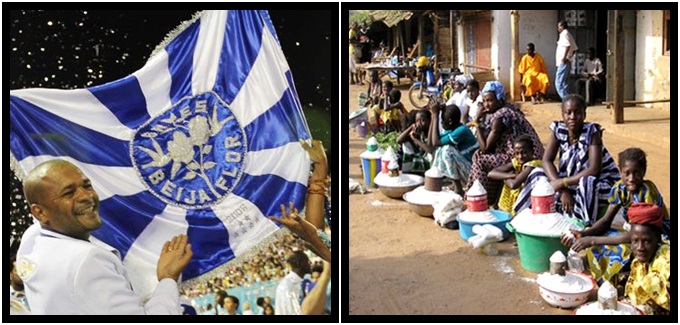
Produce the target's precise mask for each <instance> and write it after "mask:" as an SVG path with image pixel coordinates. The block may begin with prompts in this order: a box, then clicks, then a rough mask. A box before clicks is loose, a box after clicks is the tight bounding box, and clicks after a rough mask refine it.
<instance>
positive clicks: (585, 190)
mask: <svg viewBox="0 0 680 325" xmlns="http://www.w3.org/2000/svg"><path fill="white" fill-rule="evenodd" d="M550 130H552V131H553V134H554V136H555V138H556V139H557V141H558V143H559V164H558V166H557V173H558V175H559V177H560V178H563V177H571V176H574V175H576V174H578V173H579V172H581V171H582V170H584V169H586V168H587V167H588V148H589V147H590V144H591V142H592V139H593V136H595V135H596V134H598V133H600V134H601V132H602V128H601V127H600V125H599V124H595V123H584V124H583V129H582V130H581V135H580V137H579V139H578V142H576V143H574V144H569V131H568V130H567V126H566V125H565V124H564V122H562V121H555V122H553V123H551V124H550ZM545 176H546V175H545V172H544V171H543V169H535V170H534V171H532V172H531V174H529V177H528V178H527V180H526V182H525V185H524V188H522V191H521V192H520V195H519V197H518V198H517V201H516V203H515V207H514V210H515V211H516V212H519V211H521V210H523V209H525V208H528V207H530V206H531V190H532V189H533V186H534V185H535V183H536V181H537V179H538V177H545ZM619 179H621V175H620V174H619V170H618V168H617V167H616V163H615V162H614V159H613V158H612V156H611V155H610V154H609V151H607V148H606V147H605V146H604V145H602V167H601V169H600V173H599V174H598V175H594V176H588V177H582V178H581V179H580V180H579V183H578V184H577V185H572V186H570V187H569V191H570V192H571V194H572V195H573V197H574V201H575V202H574V215H573V217H575V218H578V219H580V220H582V221H583V222H584V223H585V224H587V225H592V224H594V223H595V221H596V219H597V217H598V207H599V206H606V205H607V204H608V203H607V198H608V197H609V192H610V190H611V188H612V185H613V184H614V183H615V182H616V181H617V180H619ZM559 200H560V197H559V195H557V194H556V201H555V202H556V205H557V208H558V209H561V202H560V201H559ZM560 211H561V210H560Z"/></svg>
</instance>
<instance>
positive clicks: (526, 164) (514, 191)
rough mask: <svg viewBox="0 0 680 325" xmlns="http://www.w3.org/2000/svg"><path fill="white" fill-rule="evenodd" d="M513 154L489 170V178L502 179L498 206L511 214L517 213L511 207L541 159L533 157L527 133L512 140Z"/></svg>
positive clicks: (532, 145)
mask: <svg viewBox="0 0 680 325" xmlns="http://www.w3.org/2000/svg"><path fill="white" fill-rule="evenodd" d="M512 144H513V155H514V157H513V158H512V161H511V162H509V163H507V164H503V165H500V166H498V167H496V168H494V169H493V170H492V171H490V172H489V178H490V179H493V180H496V181H504V183H505V185H503V190H502V191H501V197H500V198H499V199H498V208H499V209H501V210H503V211H506V212H509V213H510V214H511V215H513V216H514V215H515V214H517V213H516V212H515V210H514V209H513V206H514V205H515V201H516V200H517V196H518V195H519V192H520V189H521V187H522V186H523V184H524V181H525V180H526V179H527V177H528V176H529V173H531V171H532V170H533V169H534V168H536V167H539V168H540V167H541V163H542V160H541V159H540V158H539V159H536V157H534V144H533V142H532V141H531V137H529V136H528V135H526V134H524V135H520V136H519V137H517V138H515V139H514V140H513V141H512Z"/></svg>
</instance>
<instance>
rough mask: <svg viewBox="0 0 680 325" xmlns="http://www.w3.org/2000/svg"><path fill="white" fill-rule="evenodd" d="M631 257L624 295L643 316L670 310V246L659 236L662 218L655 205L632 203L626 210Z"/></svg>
mask: <svg viewBox="0 0 680 325" xmlns="http://www.w3.org/2000/svg"><path fill="white" fill-rule="evenodd" d="M628 217H629V220H630V224H631V228H630V234H631V235H630V242H631V248H632V250H633V254H634V260H633V261H632V263H631V266H630V277H629V278H628V281H627V282H626V288H625V297H626V299H627V300H629V301H630V302H631V303H632V304H633V305H635V307H637V308H638V309H640V310H642V312H643V313H644V314H645V315H668V314H670V310H671V247H670V244H669V243H667V242H663V240H662V238H661V232H662V227H664V226H665V224H666V219H664V218H663V217H662V209H661V208H660V207H659V206H658V205H655V204H649V203H635V204H633V205H632V206H631V207H630V209H629V210H628Z"/></svg>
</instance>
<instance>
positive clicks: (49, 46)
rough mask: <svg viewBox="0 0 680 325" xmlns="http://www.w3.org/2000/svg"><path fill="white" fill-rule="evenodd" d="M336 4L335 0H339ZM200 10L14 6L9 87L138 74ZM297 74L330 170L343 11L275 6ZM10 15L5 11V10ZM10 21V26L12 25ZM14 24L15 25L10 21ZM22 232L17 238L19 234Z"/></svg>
mask: <svg viewBox="0 0 680 325" xmlns="http://www.w3.org/2000/svg"><path fill="white" fill-rule="evenodd" d="M333 5H336V6H337V4H333ZM196 12H198V10H9V19H7V20H5V28H6V30H7V29H9V40H8V39H7V36H6V35H7V34H5V37H6V38H5V44H8V43H9V47H5V50H4V51H5V54H7V53H8V52H9V58H10V59H9V71H10V75H9V85H10V87H9V88H10V89H21V88H35V87H40V88H59V89H74V88H83V87H91V86H96V85H101V84H104V83H107V82H110V81H114V80H117V79H120V78H123V77H125V76H128V75H130V74H132V73H133V72H135V71H137V70H138V69H140V68H142V67H143V66H144V63H145V62H146V60H147V59H148V58H149V56H150V55H151V52H152V51H153V50H154V49H155V47H156V45H158V44H159V43H161V41H163V40H164V39H165V37H166V35H167V34H168V33H169V32H170V31H172V30H173V29H175V28H176V27H178V26H179V25H180V23H181V22H183V21H186V20H188V19H191V18H192V16H193V15H194V14H195V13H196ZM269 15H270V17H271V20H272V22H273V24H274V26H275V28H276V33H277V36H278V38H279V41H280V43H281V48H282V49H283V53H284V55H285V56H286V59H287V60H288V64H289V66H290V69H291V71H292V74H293V78H294V80H295V84H296V85H295V86H296V90H297V92H298V96H299V98H300V102H301V103H302V105H303V107H304V112H305V115H306V117H307V121H308V125H309V128H310V130H311V132H312V137H313V138H315V139H320V140H321V141H322V142H323V143H324V146H325V148H326V150H327V155H328V161H329V163H330V170H333V166H334V164H335V162H334V160H333V157H332V155H331V153H332V152H333V151H332V147H333V146H332V141H331V134H332V129H331V125H332V124H333V123H332V121H331V112H335V111H336V109H337V96H336V95H337V85H335V83H334V82H333V81H334V80H337V77H336V75H335V72H336V71H337V63H336V62H335V60H334V59H333V58H335V57H337V54H336V53H337V52H336V51H335V50H334V48H335V47H334V46H336V44H335V43H336V42H335V40H336V38H337V28H338V27H337V24H336V23H334V22H335V21H336V19H337V12H334V11H332V10H281V11H278V10H270V11H269ZM5 18H7V16H5ZM8 25H9V26H8ZM8 27H9V28H8ZM10 178H11V187H10V223H11V224H10V229H11V238H12V239H10V241H11V246H12V247H11V249H12V252H16V248H17V247H18V244H19V243H18V238H16V237H17V236H20V235H21V234H22V233H23V231H24V230H25V228H27V227H28V225H30V223H32V222H30V216H29V214H28V207H27V206H26V203H25V201H24V199H23V193H22V190H21V184H20V182H19V181H18V180H17V179H16V177H15V176H14V174H13V172H12V171H11V170H10ZM14 239H16V240H14Z"/></svg>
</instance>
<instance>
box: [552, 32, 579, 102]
mask: <svg viewBox="0 0 680 325" xmlns="http://www.w3.org/2000/svg"><path fill="white" fill-rule="evenodd" d="M568 27H569V26H568V25H567V21H566V20H560V22H558V23H557V32H559V33H560V38H559V39H558V40H557V49H556V51H555V62H556V64H557V75H556V77H555V88H556V89H557V94H559V95H560V98H564V97H566V96H567V95H569V73H570V71H571V60H572V59H573V57H574V53H576V51H577V50H578V46H577V45H576V41H575V40H574V36H572V35H571V33H569V30H567V28H568Z"/></svg>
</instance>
